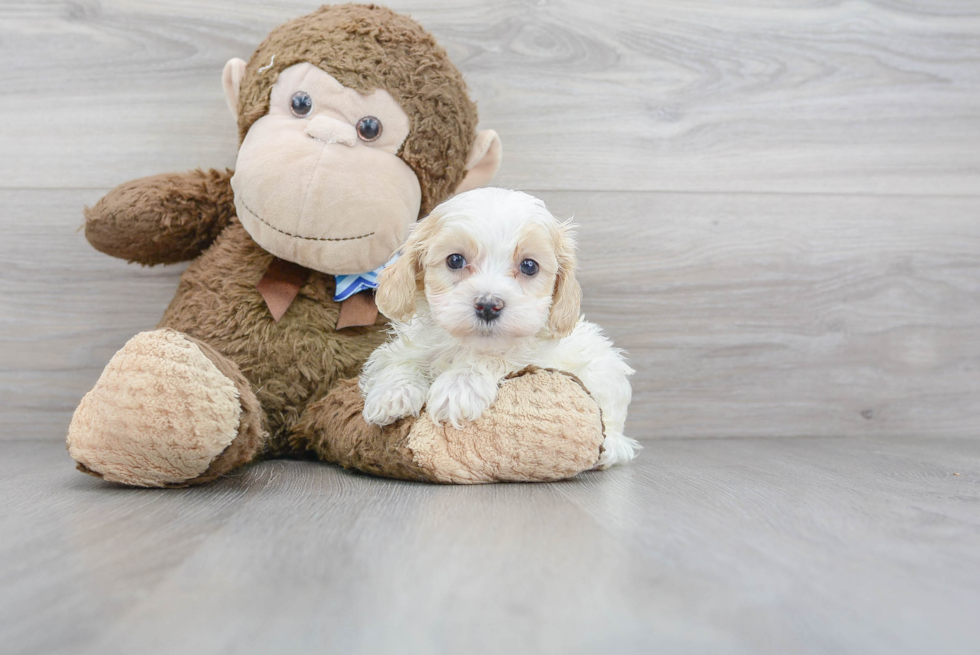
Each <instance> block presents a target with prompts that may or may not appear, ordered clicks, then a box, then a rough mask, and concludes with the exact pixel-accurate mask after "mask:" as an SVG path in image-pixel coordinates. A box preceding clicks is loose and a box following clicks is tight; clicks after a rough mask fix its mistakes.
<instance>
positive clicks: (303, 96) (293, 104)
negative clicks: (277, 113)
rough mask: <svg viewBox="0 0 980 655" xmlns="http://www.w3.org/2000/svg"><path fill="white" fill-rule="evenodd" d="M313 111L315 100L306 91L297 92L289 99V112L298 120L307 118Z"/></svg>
mask: <svg viewBox="0 0 980 655" xmlns="http://www.w3.org/2000/svg"><path fill="white" fill-rule="evenodd" d="M312 109H313V98H311V97H310V94H309V93H307V92H306V91H297V92H296V93H294V94H293V97H292V98H290V99H289V110H290V111H291V112H293V116H295V117H297V118H305V117H306V116H308V115H309V113H310V111H311V110H312Z"/></svg>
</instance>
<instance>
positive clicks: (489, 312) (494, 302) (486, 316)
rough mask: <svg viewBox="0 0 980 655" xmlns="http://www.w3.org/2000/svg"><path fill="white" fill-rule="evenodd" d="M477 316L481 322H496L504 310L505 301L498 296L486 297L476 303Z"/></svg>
mask: <svg viewBox="0 0 980 655" xmlns="http://www.w3.org/2000/svg"><path fill="white" fill-rule="evenodd" d="M475 307H476V315H477V316H479V317H480V319H481V320H483V321H485V322H487V323H491V322H493V321H496V320H497V318H498V317H499V316H500V312H501V311H503V309H504V301H503V300H501V299H500V298H497V297H496V296H484V297H483V298H480V299H479V300H477V301H476V305H475Z"/></svg>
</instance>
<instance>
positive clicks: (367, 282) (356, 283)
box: [333, 252, 401, 302]
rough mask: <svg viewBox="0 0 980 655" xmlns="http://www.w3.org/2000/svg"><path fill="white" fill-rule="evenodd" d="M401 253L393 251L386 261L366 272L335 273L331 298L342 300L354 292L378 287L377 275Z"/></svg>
mask: <svg viewBox="0 0 980 655" xmlns="http://www.w3.org/2000/svg"><path fill="white" fill-rule="evenodd" d="M399 256H401V253H397V252H396V253H395V254H394V255H392V256H391V259H389V260H388V261H387V262H385V263H384V264H382V265H381V266H379V267H377V268H376V269H374V270H373V271H368V272H367V273H355V274H354V275H335V276H334V278H335V279H336V281H337V288H336V289H335V290H334V294H333V299H334V300H335V301H336V302H343V301H344V300H347V299H348V298H350V297H351V296H353V295H354V294H355V293H360V292H361V291H365V290H367V289H377V288H378V276H379V275H381V271H383V270H385V268H386V267H388V266H391V265H392V264H394V263H395V260H397V259H398V257H399Z"/></svg>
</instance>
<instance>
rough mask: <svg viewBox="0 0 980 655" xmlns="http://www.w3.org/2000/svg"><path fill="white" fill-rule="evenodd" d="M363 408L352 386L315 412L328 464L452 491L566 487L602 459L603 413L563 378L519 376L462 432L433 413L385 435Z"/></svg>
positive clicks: (318, 441) (307, 426)
mask: <svg viewBox="0 0 980 655" xmlns="http://www.w3.org/2000/svg"><path fill="white" fill-rule="evenodd" d="M363 408H364V399H363V397H362V396H361V393H360V390H359V389H358V387H357V381H356V380H345V381H343V382H341V383H339V384H338V386H337V387H335V388H334V389H333V390H332V391H331V393H330V394H329V395H328V396H327V397H326V398H324V399H323V400H321V401H320V402H319V403H317V404H316V405H313V406H311V407H310V408H309V409H308V410H307V413H308V414H310V415H309V416H307V417H305V418H304V421H302V423H301V427H302V428H303V430H304V432H305V436H306V438H307V439H309V441H310V445H311V446H312V447H313V448H314V450H316V451H317V452H318V453H319V454H320V455H321V457H323V458H324V459H326V460H328V461H332V462H336V463H338V464H341V465H342V466H345V467H348V468H355V469H358V470H361V471H365V472H367V473H373V474H375V475H384V476H387V477H394V478H403V479H416V480H427V481H430V482H440V483H451V484H479V483H486V482H550V481H554V480H564V479H566V478H570V477H573V476H575V475H576V474H578V473H580V472H582V471H588V470H590V469H591V468H593V467H594V466H595V464H596V462H597V461H598V460H599V456H600V454H601V448H602V440H603V431H602V416H601V413H600V411H599V406H598V405H597V404H596V403H595V401H594V400H593V399H592V397H591V396H590V395H589V393H588V391H586V390H585V388H584V387H583V386H582V383H581V382H580V381H579V380H578V379H577V378H575V377H574V376H572V375H569V374H567V373H563V372H561V371H552V370H544V369H535V368H528V369H525V370H523V371H521V372H520V373H517V374H515V375H514V376H512V377H511V378H510V379H508V380H506V381H505V382H504V383H503V384H502V385H501V387H500V391H499V392H498V395H497V400H496V401H495V402H494V404H493V406H492V407H491V408H490V409H489V410H487V411H486V412H485V413H484V414H483V416H481V417H480V418H479V419H478V420H476V421H474V422H472V423H469V424H467V425H464V426H463V427H462V428H461V429H456V428H453V427H452V426H450V425H448V424H443V425H436V424H435V423H433V422H432V420H431V419H430V418H429V417H428V415H427V414H426V413H425V412H423V413H422V415H421V416H420V417H419V418H418V419H415V418H412V417H409V418H407V419H402V420H401V421H398V422H396V423H394V424H392V425H388V426H385V427H384V428H380V427H378V426H374V425H368V424H367V423H365V422H364V420H363V418H362V417H361V411H362V410H363ZM311 410H312V412H311ZM314 414H315V415H318V416H315V417H314Z"/></svg>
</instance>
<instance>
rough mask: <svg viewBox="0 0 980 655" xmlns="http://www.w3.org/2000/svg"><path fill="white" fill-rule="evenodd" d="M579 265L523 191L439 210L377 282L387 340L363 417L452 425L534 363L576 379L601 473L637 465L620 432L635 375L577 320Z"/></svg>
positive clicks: (487, 194) (476, 412)
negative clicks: (592, 423) (585, 399)
mask: <svg viewBox="0 0 980 655" xmlns="http://www.w3.org/2000/svg"><path fill="white" fill-rule="evenodd" d="M575 264H576V258H575V242H574V236H573V234H572V229H571V227H570V226H569V225H568V223H560V222H559V221H558V220H556V219H555V217H554V216H552V215H551V214H550V213H549V212H548V210H547V208H546V207H545V205H544V203H543V202H542V201H541V200H539V199H537V198H534V197H533V196H529V195H527V194H526V193H520V192H518V191H508V190H505V189H493V188H485V189H476V190H474V191H469V192H466V193H462V194H460V195H458V196H455V197H453V198H451V199H450V200H448V201H446V202H444V203H443V204H441V205H440V206H438V207H436V209H435V210H434V211H433V212H432V213H431V214H430V215H429V216H428V217H427V218H425V219H424V220H422V221H421V222H420V223H418V224H417V225H416V227H415V229H414V231H413V232H412V234H411V236H410V237H409V239H408V242H407V243H406V244H405V246H404V247H403V248H402V256H401V257H400V258H399V259H398V260H397V261H396V262H395V263H393V264H392V265H391V266H389V267H388V268H387V269H385V271H384V273H382V275H381V278H380V280H379V286H378V291H377V304H378V309H379V310H380V311H381V312H382V313H383V314H384V315H385V316H387V317H388V318H390V319H392V320H393V321H394V323H393V330H394V335H395V338H394V339H393V340H391V341H389V342H388V343H386V344H384V345H382V346H381V347H380V348H378V349H377V350H375V351H374V353H373V354H372V355H371V357H370V358H369V359H368V361H367V363H366V364H365V366H364V370H363V372H362V373H361V378H360V388H361V391H362V393H363V394H364V397H365V401H364V419H365V420H366V421H367V422H368V423H373V424H376V425H387V424H389V423H392V422H394V421H396V420H397V419H400V418H402V417H405V416H408V415H410V414H411V415H414V416H418V415H419V413H420V412H421V411H422V408H423V406H427V408H428V412H429V416H431V417H432V419H433V420H434V421H435V422H436V423H442V422H444V421H448V422H449V423H451V424H453V425H454V426H457V427H458V426H459V425H460V424H461V423H462V422H463V421H472V420H475V419H477V418H479V416H480V415H481V414H482V413H483V412H484V410H486V409H487V408H488V407H490V405H491V404H493V401H494V399H495V398H496V397H497V388H498V386H499V385H500V383H501V381H502V380H503V379H504V377H506V376H507V375H508V374H510V373H513V372H515V371H519V370H521V369H522V368H524V367H525V366H529V365H534V366H538V367H541V368H554V369H559V370H562V371H567V372H569V373H572V374H574V375H576V376H578V378H579V379H580V380H581V381H582V383H583V384H584V385H585V387H586V389H588V390H589V392H590V393H591V394H592V397H593V398H595V400H596V402H597V403H598V404H599V408H600V409H601V410H602V422H603V426H604V428H605V434H606V437H605V441H604V442H603V447H604V450H603V453H602V456H601V458H600V460H599V463H598V468H601V469H605V468H608V467H610V466H612V465H614V464H620V463H622V462H627V461H629V460H631V459H633V457H635V455H636V450H637V449H638V448H640V445H639V444H638V443H637V442H636V441H635V440H634V439H630V438H629V437H626V436H624V435H623V426H624V424H625V422H626V410H627V407H628V406H629V402H630V397H631V395H632V390H631V388H630V384H629V380H628V379H627V378H628V377H629V376H630V375H632V373H633V369H631V368H630V367H629V366H628V365H627V363H626V361H625V360H624V359H623V353H622V351H621V350H619V349H617V348H614V347H613V345H612V343H611V342H610V341H609V339H607V338H606V337H605V336H603V334H602V330H601V329H600V328H599V327H598V326H597V325H595V324H593V323H588V322H586V321H584V320H582V319H581V318H580V316H579V301H580V298H581V289H580V288H579V285H578V282H577V281H576V280H575ZM421 292H424V293H421Z"/></svg>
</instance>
